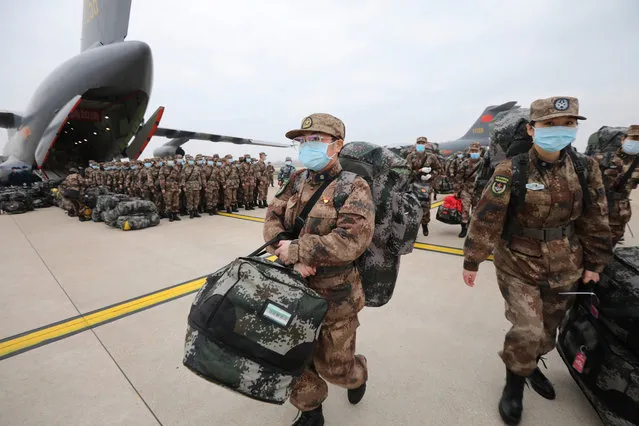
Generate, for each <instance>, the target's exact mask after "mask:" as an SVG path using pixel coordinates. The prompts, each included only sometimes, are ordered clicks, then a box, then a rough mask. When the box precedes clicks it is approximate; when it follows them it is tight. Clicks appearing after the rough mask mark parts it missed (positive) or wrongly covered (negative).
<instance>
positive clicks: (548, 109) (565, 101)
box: [530, 96, 586, 121]
mask: <svg viewBox="0 0 639 426" xmlns="http://www.w3.org/2000/svg"><path fill="white" fill-rule="evenodd" d="M557 117H575V118H577V119H579V120H585V119H586V117H582V116H581V115H579V100H578V99H577V98H572V97H570V96H554V97H552V98H546V99H537V100H536V101H533V103H532V104H530V121H541V120H548V119H550V118H557Z"/></svg>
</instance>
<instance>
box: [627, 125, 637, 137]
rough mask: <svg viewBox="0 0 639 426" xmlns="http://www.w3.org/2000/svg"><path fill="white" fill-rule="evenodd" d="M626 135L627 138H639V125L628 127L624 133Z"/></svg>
mask: <svg viewBox="0 0 639 426" xmlns="http://www.w3.org/2000/svg"><path fill="white" fill-rule="evenodd" d="M626 135H628V137H630V136H633V137H634V136H639V124H633V125H631V126H630V127H628V131H627V132H626Z"/></svg>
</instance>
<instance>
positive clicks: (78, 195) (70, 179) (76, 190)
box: [63, 167, 86, 217]
mask: <svg viewBox="0 0 639 426" xmlns="http://www.w3.org/2000/svg"><path fill="white" fill-rule="evenodd" d="M63 186H64V192H63V198H64V203H65V204H66V205H69V206H70V209H69V211H68V212H67V214H68V215H69V216H70V217H75V216H77V215H78V214H80V200H81V199H82V196H83V193H82V192H83V190H84V188H85V187H86V184H85V181H84V178H83V177H82V176H80V173H79V172H78V169H76V168H75V167H72V168H71V169H69V175H68V176H67V177H66V178H65V179H64V182H63Z"/></svg>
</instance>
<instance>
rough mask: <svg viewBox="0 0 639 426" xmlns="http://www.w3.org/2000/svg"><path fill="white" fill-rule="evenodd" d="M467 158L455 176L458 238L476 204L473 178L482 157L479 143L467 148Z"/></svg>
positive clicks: (462, 232)
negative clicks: (459, 203) (458, 201)
mask: <svg viewBox="0 0 639 426" xmlns="http://www.w3.org/2000/svg"><path fill="white" fill-rule="evenodd" d="M468 155H469V158H467V159H466V160H464V161H463V162H462V163H461V165H460V166H459V170H458V171H457V176H456V178H455V192H456V193H458V194H459V197H460V198H461V201H462V223H461V228H462V229H461V232H460V233H459V238H464V237H465V236H466V233H467V232H468V221H469V219H470V211H471V208H473V209H474V208H475V206H476V205H477V198H476V197H475V178H476V177H477V173H479V170H480V169H481V166H482V164H483V163H482V162H483V159H482V158H481V144H480V143H479V142H473V143H471V144H470V148H469V150H468Z"/></svg>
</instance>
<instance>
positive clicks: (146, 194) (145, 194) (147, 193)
mask: <svg viewBox="0 0 639 426" xmlns="http://www.w3.org/2000/svg"><path fill="white" fill-rule="evenodd" d="M140 198H142V199H143V200H147V201H153V192H152V191H151V189H150V188H144V189H143V190H142V191H141V192H140Z"/></svg>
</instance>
